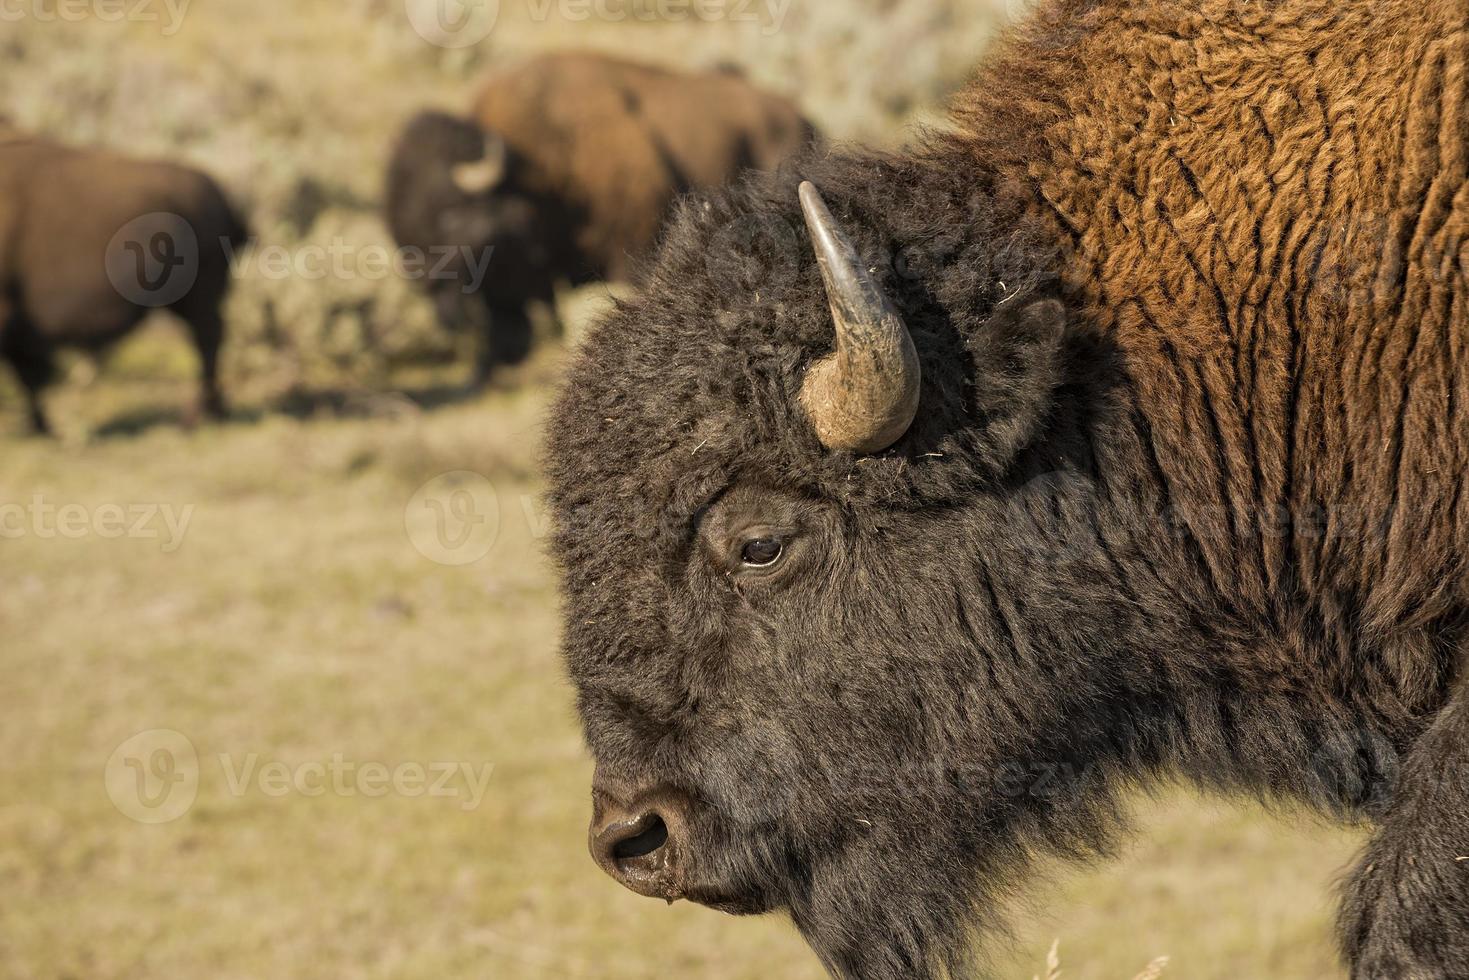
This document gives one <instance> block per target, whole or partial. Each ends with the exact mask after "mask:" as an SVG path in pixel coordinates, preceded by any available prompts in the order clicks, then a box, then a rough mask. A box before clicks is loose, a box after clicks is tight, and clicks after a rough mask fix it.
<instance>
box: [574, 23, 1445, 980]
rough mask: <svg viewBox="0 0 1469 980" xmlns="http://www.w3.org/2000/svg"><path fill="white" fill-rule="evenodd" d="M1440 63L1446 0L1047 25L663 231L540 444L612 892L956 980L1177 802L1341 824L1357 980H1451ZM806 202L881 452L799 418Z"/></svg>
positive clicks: (857, 968) (826, 347)
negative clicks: (1033, 876) (897, 115)
mask: <svg viewBox="0 0 1469 980" xmlns="http://www.w3.org/2000/svg"><path fill="white" fill-rule="evenodd" d="M1466 53H1469V13H1466V12H1465V10H1464V9H1463V7H1462V4H1461V3H1459V2H1458V0H1432V2H1428V3H1412V4H1410V3H1406V2H1389V3H1386V4H1384V3H1382V2H1374V3H1368V2H1365V0H1351V2H1342V0H1330V2H1327V0H1320V2H1317V0H1285V2H1281V3H1278V4H1273V5H1269V6H1268V7H1263V6H1259V5H1240V4H1236V3H1231V2H1227V0H1226V2H1218V3H1215V2H1202V3H1190V4H1186V5H1183V4H1180V5H1173V4H1169V3H1163V2H1152V3H1142V2H1132V3H1126V2H1122V0H1113V2H1080V0H1077V2H1064V3H1053V4H1048V5H1046V6H1043V7H1042V8H1041V9H1040V10H1039V11H1038V12H1037V14H1036V16H1035V17H1034V18H1033V19H1032V21H1031V22H1030V23H1029V24H1027V25H1023V26H1022V27H1020V28H1019V29H1017V30H1016V31H1015V32H1014V33H1013V34H1011V35H1010V36H1009V37H1008V38H1007V39H1005V40H1004V41H1003V43H1001V44H1000V45H999V47H998V49H997V51H996V53H995V54H994V55H993V56H992V57H991V58H990V60H989V61H988V63H987V64H986V66H985V67H984V68H983V70H982V71H981V72H980V74H979V76H978V78H977V79H976V81H975V83H974V85H973V86H972V87H971V88H970V89H969V90H968V92H966V93H965V94H964V95H963V96H962V97H961V98H960V99H959V100H958V101H957V103H956V106H955V121H956V123H957V131H956V132H954V133H948V134H931V135H929V136H927V137H926V138H925V139H924V140H923V142H922V143H921V144H920V145H918V146H916V147H915V148H914V149H912V150H911V151H909V152H908V153H906V154H904V155H900V156H890V157H888V156H878V155H871V154H849V155H833V156H824V157H820V158H810V159H807V160H805V161H803V162H801V163H799V164H797V165H796V166H794V167H793V168H791V170H790V172H786V173H783V174H781V175H778V176H774V177H752V178H750V179H749V180H747V181H745V182H744V183H742V184H741V185H739V186H737V187H735V188H733V189H730V190H728V191H725V192H722V193H719V194H714V195H709V196H706V197H704V198H701V199H696V200H691V201H689V202H687V203H686V204H685V205H684V206H683V207H682V209H681V211H680V213H679V215H678V216H677V219H676V220H675V222H674V223H673V226H672V227H671V229H670V230H669V231H668V233H667V235H666V240H665V243H664V245H663V247H662V249H661V252H660V255H659V258H658V260H657V262H656V263H655V265H654V267H653V268H652V270H651V271H650V274H649V277H648V280H647V283H646V288H645V289H644V290H643V292H642V293H641V294H640V295H639V296H637V297H636V298H634V299H632V300H630V301H628V302H626V303H624V304H623V305H622V306H621V307H619V308H618V309H617V310H616V311H615V312H614V313H613V314H612V315H611V316H610V317H609V318H608V319H607V320H606V321H605V322H604V323H602V324H601V325H600V326H599V327H597V328H596V329H595V330H594V331H593V332H592V334H591V335H590V336H589V337H588V339H587V340H586V342H585V343H584V345H583V346H582V348H581V350H580V352H579V353H578V354H577V356H576V358H575V359H574V362H573V364H572V367H571V369H570V374H569V377H568V379H567V382H566V384H565V387H564V389H563V392H562V394H561V396H560V400H559V402H558V404H557V407H556V409H555V411H554V412H553V415H552V418H551V422H550V441H549V447H548V460H547V462H548V471H549V477H550V490H549V496H550V501H551V504H552V507H553V512H554V516H555V520H556V536H555V539H554V550H555V553H556V555H557V558H558V559H559V562H560V564H561V567H562V573H563V590H564V593H565V598H566V601H565V614H566V628H565V639H564V648H565V656H566V661H567V665H568V668H569V671H570V674H571V678H572V680H573V682H574V683H575V685H576V688H577V693H578V707H579V709H580V712H581V715H582V718H583V720H584V724H585V729H586V736H587V741H588V744H589V746H590V748H591V750H592V753H593V755H594V756H595V758H596V760H597V777H596V785H595V787H594V791H595V794H596V799H597V801H598V822H596V823H594V825H593V828H592V844H593V850H594V853H597V854H599V855H600V856H599V860H602V861H603V863H604V867H607V868H608V869H609V870H611V871H612V872H613V873H614V874H615V875H617V876H618V877H620V878H621V879H622V880H624V882H625V883H627V884H629V885H630V887H634V888H637V889H638V890H641V891H645V892H646V893H649V894H660V895H663V896H664V897H674V896H678V895H682V896H684V897H689V898H692V899H695V900H698V901H703V902H706V903H707V904H711V905H715V906H716V907H721V908H727V909H730V910H736V911H763V910H776V909H784V910H787V911H788V912H789V913H790V914H791V916H792V917H793V919H794V921H795V923H796V925H797V926H798V927H799V928H800V929H801V931H802V932H803V934H804V935H805V936H806V938H807V939H808V940H809V942H810V943H811V945H812V947H813V949H815V951H816V952H817V954H818V955H819V956H821V958H822V959H823V961H824V962H825V963H826V964H827V966H828V968H829V969H830V970H831V971H832V972H833V973H834V974H836V975H839V976H845V977H861V978H886V977H914V976H919V977H922V976H938V975H943V974H944V973H945V972H947V973H951V974H955V973H957V974H965V973H967V972H968V971H969V970H971V969H973V968H974V967H975V965H976V964H975V962H974V959H973V954H972V953H971V952H970V950H971V947H972V943H971V938H972V936H973V935H974V933H975V931H976V930H977V929H983V928H984V927H986V926H987V925H991V924H992V922H991V921H990V920H991V918H992V914H991V913H990V912H989V911H988V910H989V909H990V908H991V907H992V904H993V903H992V901H991V900H992V899H993V898H994V897H995V896H996V894H997V893H998V892H999V890H1001V889H1002V888H1004V887H1006V886H1007V885H1009V884H1011V883H1012V882H1014V881H1016V880H1017V878H1018V876H1019V875H1020V873H1021V872H1023V870H1024V869H1025V867H1026V865H1027V863H1028V860H1029V858H1030V857H1031V856H1032V855H1034V854H1036V853H1039V852H1052V853H1054V852H1060V853H1062V854H1065V855H1068V856H1073V857H1079V858H1086V857H1090V856H1096V855H1101V854H1105V853H1106V852H1107V851H1108V849H1109V846H1110V844H1111V842H1112V840H1113V835H1114V834H1115V833H1116V832H1117V830H1118V829H1119V828H1120V827H1121V826H1122V820H1121V819H1120V816H1119V813H1118V810H1119V800H1120V798H1121V797H1122V796H1123V795H1124V794H1125V793H1126V792H1127V791H1128V790H1129V789H1130V788H1132V787H1134V786H1136V785H1139V784H1146V783H1149V782H1151V781H1154V780H1157V779H1160V778H1168V777H1175V776H1182V777H1185V778H1188V779H1190V780H1192V781H1193V782H1195V783H1197V784H1199V785H1201V786H1203V787H1205V788H1207V789H1211V790H1216V791H1221V792H1226V793H1232V794H1247V795H1250V796H1254V797H1257V798H1263V799H1267V800H1281V801H1299V802H1304V803H1306V804H1308V805H1310V806H1312V807H1315V808H1317V809H1319V810H1321V811H1323V812H1325V813H1328V814H1331V815H1333V816H1335V817H1338V818H1340V819H1343V820H1362V821H1366V822H1370V823H1371V824H1372V825H1373V826H1374V837H1373V840H1372V843H1371V844H1370V846H1369V848H1368V850H1367V853H1366V854H1365V855H1364V858H1363V860H1362V864H1361V866H1360V869H1359V870H1358V871H1357V872H1356V874H1355V875H1354V876H1353V877H1352V878H1351V880H1350V881H1349V882H1347V884H1346V885H1345V886H1344V888H1345V895H1344V903H1343V914H1342V918H1341V935H1342V945H1343V949H1344V952H1345V954H1346V956H1347V959H1348V961H1349V963H1350V965H1351V969H1352V970H1353V975H1354V976H1355V977H1358V978H1362V980H1368V978H1370V980H1379V978H1389V977H1391V978H1396V977H1410V976H1413V977H1416V976H1424V977H1450V978H1463V977H1469V870H1466V863H1465V862H1458V861H1456V858H1458V857H1460V856H1463V855H1465V854H1466V853H1469V779H1466V778H1465V776H1464V774H1465V773H1466V772H1469V765H1466V763H1469V731H1466V721H1465V719H1466V717H1469V689H1466V685H1465V682H1464V680H1463V668H1464V651H1465V649H1466V634H1465V627H1466V624H1469V561H1466V559H1469V516H1466V515H1469V511H1466V509H1465V501H1464V498H1465V497H1466V495H1469V476H1466V472H1465V468H1466V464H1469V418H1466V411H1469V364H1466V358H1469V353H1466V347H1465V343H1464V340H1465V337H1466V335H1469V313H1466V312H1465V310H1466V306H1465V304H1466V302H1469V286H1466V273H1469V257H1466V256H1469V252H1466V241H1465V233H1466V231H1469V71H1466V62H1469V59H1466V57H1465V55H1466ZM1078 66H1090V67H1089V68H1088V69H1087V70H1085V71H1080V70H1078ZM801 180H809V181H811V182H812V183H813V184H814V185H815V186H816V187H818V188H820V190H821V192H822V194H823V195H824V197H825V200H826V203H827V204H828V205H829V206H830V210H831V212H832V214H833V219H834V222H835V224H836V225H837V226H839V228H840V229H841V230H842V231H843V232H844V233H845V235H847V236H848V237H850V238H851V239H852V242H853V244H854V245H855V249H856V252H857V254H858V255H859V256H860V257H861V258H862V260H863V261H862V263H861V266H862V268H863V269H865V270H869V271H868V272H867V273H866V274H868V275H870V277H871V279H872V281H873V282H874V283H875V284H876V286H877V287H878V288H880V290H881V291H882V293H884V294H885V296H886V299H887V301H889V302H890V303H891V305H892V308H893V310H895V311H896V313H897V315H898V316H900V317H901V320H902V322H903V323H904V324H905V326H906V329H907V331H908V333H909V334H910V336H911V338H912V343H913V346H914V348H915V349H916V351H917V355H918V360H919V363H920V367H921V376H922V381H921V385H920V390H919V402H918V412H917V416H916V417H915V418H914V420H913V422H912V424H911V425H910V426H909V427H908V428H907V430H906V432H905V433H904V434H903V435H902V436H901V438H899V439H898V441H897V442H896V443H895V444H894V445H892V446H891V447H889V448H886V449H882V448H879V449H876V450H871V449H867V450H866V451H865V454H864V452H858V451H853V450H852V449H842V448H837V449H832V448H828V446H827V445H823V442H822V437H820V436H819V435H818V433H819V432H824V430H823V428H822V426H821V425H820V424H818V423H819V421H820V420H819V419H815V418H813V417H812V416H810V415H808V414H807V408H808V405H807V404H806V402H804V401H803V397H802V392H803V387H804V384H805V381H806V379H807V377H808V373H809V371H810V369H811V367H812V365H814V364H818V363H822V359H823V358H827V357H828V356H829V355H831V354H832V352H833V347H834V327H833V314H832V310H833V308H834V307H836V306H838V305H839V304H837V303H836V301H835V299H834V298H832V297H829V296H828V293H827V287H826V283H825V282H824V281H823V278H822V275H821V271H820V269H819V268H818V264H817V262H816V261H815V259H814V257H813V252H812V247H813V245H812V240H811V236H810V235H809V234H808V232H807V229H806V226H805V223H804V220H803V216H802V210H801V205H800V203H799V202H798V194H797V185H798V184H799V182H800V181H801ZM1057 300H1059V301H1060V302H1059V303H1058V302H1056V301H1057ZM812 410H813V411H817V409H815V408H813V409H812ZM833 441H835V440H833ZM854 444H855V443H854ZM752 544H755V545H758V547H755V548H754V550H750V548H751V545H752ZM772 555H774V556H775V557H774V558H771V556H772ZM609 813H610V814H612V815H613V816H611V817H609V816H608V814H609ZM620 814H630V815H632V816H634V817H636V818H637V820H630V821H628V822H627V823H626V824H624V823H619V822H618V819H619V818H618V815H620ZM650 815H656V816H659V817H660V818H661V819H663V823H664V826H665V831H666V843H662V844H661V845H660V846H659V847H658V848H657V850H655V851H652V852H651V853H650V854H644V853H641V850H639V853H637V855H636V856H635V857H632V858H630V859H628V860H626V861H622V859H621V858H619V857H618V856H617V855H618V853H619V852H618V851H617V847H618V844H619V840H620V839H621V838H620V835H624V831H623V829H622V828H623V827H624V826H626V827H627V828H630V830H629V831H628V832H629V833H630V832H632V831H634V830H639V829H644V828H646V827H647V826H649V824H647V823H639V822H637V821H638V820H643V819H644V818H648V819H651V817H650ZM662 840H663V835H654V836H653V837H648V838H643V839H642V840H641V841H640V843H639V848H640V849H646V848H648V847H651V846H653V844H657V843H659V842H660V841H662ZM649 842H650V843H649ZM627 853H631V852H627ZM619 861H622V863H621V864H619V863H618V862H619ZM637 862H641V863H637Z"/></svg>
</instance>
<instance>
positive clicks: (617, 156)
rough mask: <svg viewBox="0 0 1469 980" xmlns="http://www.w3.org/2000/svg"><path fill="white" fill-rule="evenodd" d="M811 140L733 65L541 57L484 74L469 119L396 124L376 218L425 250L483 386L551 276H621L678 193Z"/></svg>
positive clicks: (792, 112) (522, 349)
mask: <svg viewBox="0 0 1469 980" xmlns="http://www.w3.org/2000/svg"><path fill="white" fill-rule="evenodd" d="M814 132H815V131H814V129H813V128H812V126H811V124H810V123H809V122H807V121H806V119H805V118H804V117H802V115H801V113H800V111H799V110H798V109H797V108H796V107H795V105H793V104H792V103H791V102H790V101H788V100H786V99H783V98H780V97H778V96H774V95H770V94H768V93H765V92H762V91H760V90H759V89H757V88H755V87H754V86H752V85H751V84H750V83H749V82H748V81H746V80H745V79H744V78H743V77H741V76H740V75H739V73H738V72H737V71H733V70H729V69H719V70H714V71H709V72H704V73H698V74H681V73H677V72H672V71H667V70H664V69H660V68H654V67H650V66H647V65H639V64H633V63H630V62H624V61H619V60H617V59H614V58H609V57H605V56H602V55H596V54H587V53H577V52H566V53H557V54H547V55H541V56H538V57H534V58H531V59H529V60H526V61H523V62H520V63H518V64H516V65H514V66H512V67H506V68H504V69H501V70H500V71H498V72H496V73H495V74H493V75H492V76H491V77H490V78H489V79H487V81H486V82H485V84H484V87H483V90H482V93H481V95H480V96H479V98H478V100H477V102H476V104H475V107H474V110H473V113H472V118H470V119H459V118H455V117H452V116H448V115H444V114H442V113H434V112H426V113H422V114H420V115H419V116H417V117H415V118H414V119H413V120H412V121H411V122H410V123H409V124H408V127H407V129H406V130H405V132H404V134H403V136H402V138H401V139H400V141H399V143H398V146H397V149H396V151H395V152H394V154H393V158H392V162H391V164H390V168H389V175H388V188H387V213H388V214H387V216H388V224H389V227H390V228H391V230H392V232H393V235H394V236H395V237H396V238H397V240H398V242H399V244H400V245H402V246H404V247H405V248H412V249H415V250H419V251H421V252H422V253H424V255H425V258H426V262H425V265H424V270H425V278H426V280H427V285H428V287H429V290H430V292H431V294H432V295H433V296H434V298H435V303H436V306H437V308H438V312H439V317H440V320H441V321H442V322H443V323H444V324H445V325H446V326H449V327H460V326H469V327H472V328H474V329H476V330H477V331H479V332H481V333H482V335H483V338H484V340H483V343H482V347H481V352H480V356H479V362H478V365H477V371H478V377H479V378H480V379H483V378H484V377H485V376H486V375H487V374H488V372H489V371H490V370H491V369H493V368H494V366H495V365H496V364H500V363H513V362H515V361H517V360H519V359H520V358H522V357H524V356H525V354H526V352H527V351H528V350H529V348H530V323H529V318H528V316H527V312H526V306H527V304H529V303H531V302H533V301H541V302H547V303H549V302H550V301H551V299H552V295H553V290H554V287H555V285H556V283H557V281H558V280H564V281H566V282H568V283H570V284H573V285H575V284H580V283H585V282H592V281H598V280H613V281H620V280H626V279H628V278H629V277H630V273H631V268H632V266H633V264H634V263H635V261H636V260H637V258H638V257H639V256H640V255H642V254H643V253H645V252H647V251H648V250H649V249H650V247H651V246H652V245H653V243H654V240H655V239H656V238H657V235H658V230H659V228H660V227H661V226H662V223H663V220H664V218H665V216H666V215H667V213H668V211H669V209H670V207H671V205H672V204H673V202H674V200H675V199H677V197H678V196H679V195H680V194H682V193H683V192H685V191H687V190H689V189H691V188H696V187H711V186H717V185H719V184H723V183H725V182H726V181H728V180H729V179H730V178H732V177H733V176H735V175H736V174H738V173H739V172H741V171H743V170H746V169H750V168H755V169H762V170H763V169H772V168H774V167H775V166H776V165H777V164H779V163H780V162H781V161H782V160H783V159H785V158H786V157H788V156H790V155H791V154H793V153H795V152H796V151H797V150H799V149H801V148H802V147H804V146H805V145H806V144H808V143H809V142H810V141H811V139H812V138H813V136H814Z"/></svg>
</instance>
